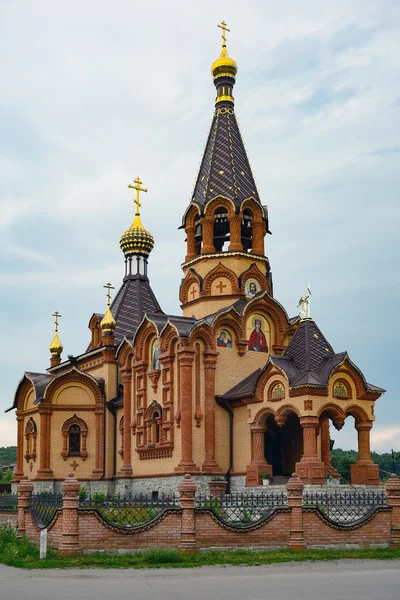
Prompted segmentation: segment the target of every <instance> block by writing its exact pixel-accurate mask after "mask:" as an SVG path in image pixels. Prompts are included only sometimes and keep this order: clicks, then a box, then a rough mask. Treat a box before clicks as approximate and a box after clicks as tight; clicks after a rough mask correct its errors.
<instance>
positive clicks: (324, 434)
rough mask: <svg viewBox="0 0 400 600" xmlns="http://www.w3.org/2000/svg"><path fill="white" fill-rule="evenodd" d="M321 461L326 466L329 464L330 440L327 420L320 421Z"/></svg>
mask: <svg viewBox="0 0 400 600" xmlns="http://www.w3.org/2000/svg"><path fill="white" fill-rule="evenodd" d="M321 459H322V462H323V463H325V464H326V465H330V464H331V438H330V434H329V419H328V418H326V419H322V420H321Z"/></svg>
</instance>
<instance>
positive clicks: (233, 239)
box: [228, 215, 243, 252]
mask: <svg viewBox="0 0 400 600" xmlns="http://www.w3.org/2000/svg"><path fill="white" fill-rule="evenodd" d="M229 230H230V244H229V247H228V250H229V251H230V252H242V251H243V244H242V215H234V216H233V217H231V218H230V219H229Z"/></svg>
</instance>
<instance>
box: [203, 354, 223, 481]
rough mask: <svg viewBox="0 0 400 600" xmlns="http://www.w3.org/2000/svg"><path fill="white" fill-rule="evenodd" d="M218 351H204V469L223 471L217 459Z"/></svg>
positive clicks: (206, 470) (208, 471) (214, 471)
mask: <svg viewBox="0 0 400 600" xmlns="http://www.w3.org/2000/svg"><path fill="white" fill-rule="evenodd" d="M217 356H218V352H205V353H204V396H205V398H204V438H205V440H204V442H205V461H204V463H203V471H205V472H207V473H216V472H221V469H219V468H218V464H217V461H216V460H215V369H216V365H217Z"/></svg>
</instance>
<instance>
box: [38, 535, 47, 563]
mask: <svg viewBox="0 0 400 600" xmlns="http://www.w3.org/2000/svg"><path fill="white" fill-rule="evenodd" d="M46 554H47V529H42V531H41V532H40V559H42V558H46Z"/></svg>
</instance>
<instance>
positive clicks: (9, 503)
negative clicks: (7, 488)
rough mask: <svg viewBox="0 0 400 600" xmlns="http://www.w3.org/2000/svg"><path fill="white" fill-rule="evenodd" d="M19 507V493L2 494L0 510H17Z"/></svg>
mask: <svg viewBox="0 0 400 600" xmlns="http://www.w3.org/2000/svg"><path fill="white" fill-rule="evenodd" d="M17 508H18V496H17V494H0V510H16V509H17Z"/></svg>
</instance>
